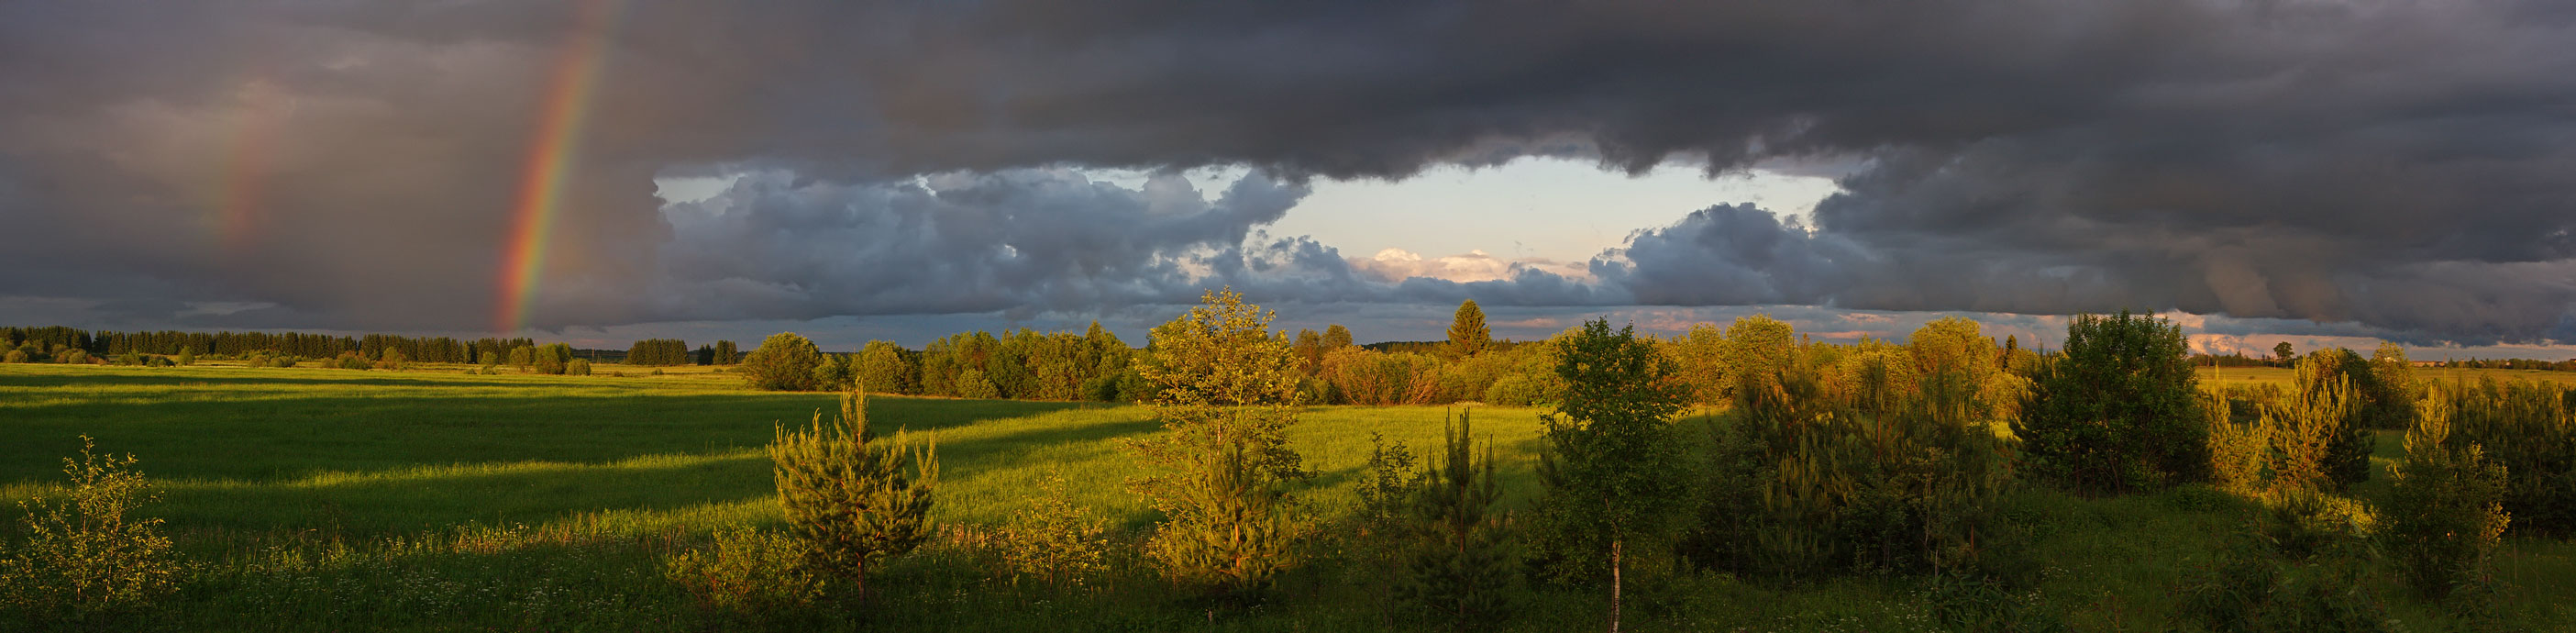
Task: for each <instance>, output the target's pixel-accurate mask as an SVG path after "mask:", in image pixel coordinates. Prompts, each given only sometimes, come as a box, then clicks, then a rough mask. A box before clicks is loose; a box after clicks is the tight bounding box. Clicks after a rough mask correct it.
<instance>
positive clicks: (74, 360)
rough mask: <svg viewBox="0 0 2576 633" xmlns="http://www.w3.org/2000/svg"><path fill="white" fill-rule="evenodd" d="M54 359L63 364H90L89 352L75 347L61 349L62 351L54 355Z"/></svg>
mask: <svg viewBox="0 0 2576 633" xmlns="http://www.w3.org/2000/svg"><path fill="white" fill-rule="evenodd" d="M54 361H55V362H59V363H62V364H65V365H87V364H90V361H89V352H87V351H84V350H77V349H71V350H63V352H62V353H60V354H55V355H54Z"/></svg>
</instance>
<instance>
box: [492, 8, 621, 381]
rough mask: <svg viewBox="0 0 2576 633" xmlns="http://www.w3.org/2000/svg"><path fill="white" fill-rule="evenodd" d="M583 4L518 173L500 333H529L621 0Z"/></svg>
mask: <svg viewBox="0 0 2576 633" xmlns="http://www.w3.org/2000/svg"><path fill="white" fill-rule="evenodd" d="M579 2H580V3H581V6H580V7H579V8H578V9H577V11H578V12H579V15H578V16H577V17H576V19H575V22H574V25H573V32H572V36H571V39H570V41H568V42H566V45H565V46H564V50H563V56H562V57H561V58H560V59H558V60H557V62H556V64H555V69H554V75H553V77H552V79H551V80H550V81H549V83H547V87H546V95H545V100H544V105H543V106H542V109H541V110H539V111H538V117H539V121H538V123H537V128H536V137H535V138H534V139H532V141H531V142H530V143H529V144H528V159H527V166H526V168H525V169H523V170H522V171H521V172H520V186H519V195H518V197H517V198H515V199H513V201H512V205H511V206H512V211H511V214H510V215H511V220H510V237H509V242H508V244H507V245H505V246H504V247H503V248H504V249H505V250H504V252H503V254H502V262H501V283H500V288H501V298H500V301H498V302H497V303H499V305H500V311H499V314H498V315H497V316H496V317H495V318H494V322H495V323H494V327H496V328H498V329H499V330H500V331H502V332H512V331H516V330H519V329H521V328H524V327H527V324H528V312H529V309H530V307H531V304H533V303H535V299H536V295H537V281H538V280H539V279H540V278H542V277H543V276H544V274H545V267H546V245H547V244H548V241H549V240H548V238H549V237H550V234H551V233H553V231H554V224H555V218H556V216H558V215H561V214H562V212H563V190H564V180H565V179H566V178H568V177H569V176H570V175H571V172H572V165H573V163H574V161H575V160H577V159H578V158H579V156H578V155H577V150H578V147H579V145H580V142H579V141H580V138H581V131H582V126H583V124H584V123H585V122H586V119H587V118H588V117H589V114H590V99H591V92H592V89H593V88H595V87H597V85H598V83H599V70H600V67H601V66H603V65H605V61H606V60H605V59H604V58H605V57H606V56H607V52H608V39H609V38H608V31H609V27H610V26H611V24H610V23H611V21H612V18H613V17H614V16H615V14H616V11H615V9H616V6H615V5H616V4H617V0H579Z"/></svg>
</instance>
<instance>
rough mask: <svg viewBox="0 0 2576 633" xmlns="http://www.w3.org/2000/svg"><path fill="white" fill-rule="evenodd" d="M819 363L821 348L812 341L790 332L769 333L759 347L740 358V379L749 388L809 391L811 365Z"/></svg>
mask: <svg viewBox="0 0 2576 633" xmlns="http://www.w3.org/2000/svg"><path fill="white" fill-rule="evenodd" d="M822 363H823V352H822V351H820V350H817V349H815V347H814V341H812V340H809V339H806V338H805V337H803V336H798V335H796V333H794V332H780V333H777V334H771V335H769V338H768V339H765V340H762V341H761V342H760V349H755V350H752V351H751V355H749V356H744V357H743V359H742V375H743V379H744V380H747V381H750V383H751V387H752V388H753V389H761V390H766V391H813V390H814V388H815V383H814V367H815V366H817V365H821V364H822Z"/></svg>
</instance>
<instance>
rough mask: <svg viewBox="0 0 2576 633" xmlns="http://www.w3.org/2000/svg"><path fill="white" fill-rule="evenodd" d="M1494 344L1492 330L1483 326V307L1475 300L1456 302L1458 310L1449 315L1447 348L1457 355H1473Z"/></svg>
mask: <svg viewBox="0 0 2576 633" xmlns="http://www.w3.org/2000/svg"><path fill="white" fill-rule="evenodd" d="M1493 344H1494V332H1493V331H1492V330H1489V329H1486V328H1485V309H1484V308H1479V307H1476V300H1474V299H1468V300H1466V301H1463V302H1460V303H1459V304H1458V312H1457V314H1455V315H1452V316H1450V317H1449V349H1451V350H1453V351H1456V352H1457V353H1458V355H1459V356H1474V355H1476V354H1478V353H1481V352H1484V351H1485V348H1487V347H1492V346H1493Z"/></svg>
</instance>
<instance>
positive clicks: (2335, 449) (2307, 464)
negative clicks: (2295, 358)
mask: <svg viewBox="0 0 2576 633" xmlns="http://www.w3.org/2000/svg"><path fill="white" fill-rule="evenodd" d="M2297 376H2298V377H2297V380H2298V386H2297V387H2295V388H2292V389H2291V390H2290V393H2289V394H2288V396H2287V397H2285V398H2282V399H2280V400H2279V401H2276V402H2272V403H2268V404H2266V405H2265V406H2264V407H2263V408H2262V413H2261V416H2262V417H2261V420H2262V421H2261V424H2262V426H2263V427H2264V429H2265V432H2266V433H2267V434H2268V435H2269V436H2270V439H2271V443H2272V464H2271V470H2272V481H2271V484H2272V485H2273V486H2274V487H2291V488H2299V489H2308V490H2326V489H2333V490H2341V489H2343V488H2345V487H2347V486H2350V485H2351V484H2353V483H2356V482H2359V481H2361V480H2364V479H2368V478H2369V475H2370V451H2371V447H2372V446H2373V444H2374V441H2373V440H2372V438H2371V436H2370V432H2369V431H2367V430H2364V429H2362V428H2361V425H2360V420H2361V419H2360V418H2359V417H2358V416H2359V413H2358V411H2359V409H2358V407H2359V405H2360V402H2359V398H2357V397H2356V396H2355V395H2354V394H2353V389H2352V381H2351V380H2350V379H2349V378H2347V377H2345V376H2344V375H2343V374H2342V373H2341V372H2340V371H2337V370H2336V369H2335V366H2334V362H2333V361H2331V360H2320V359H2319V358H2318V356H2317V355H2310V356H2309V357H2308V358H2307V359H2303V360H2300V361H2299V364H2298V374H2297Z"/></svg>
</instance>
